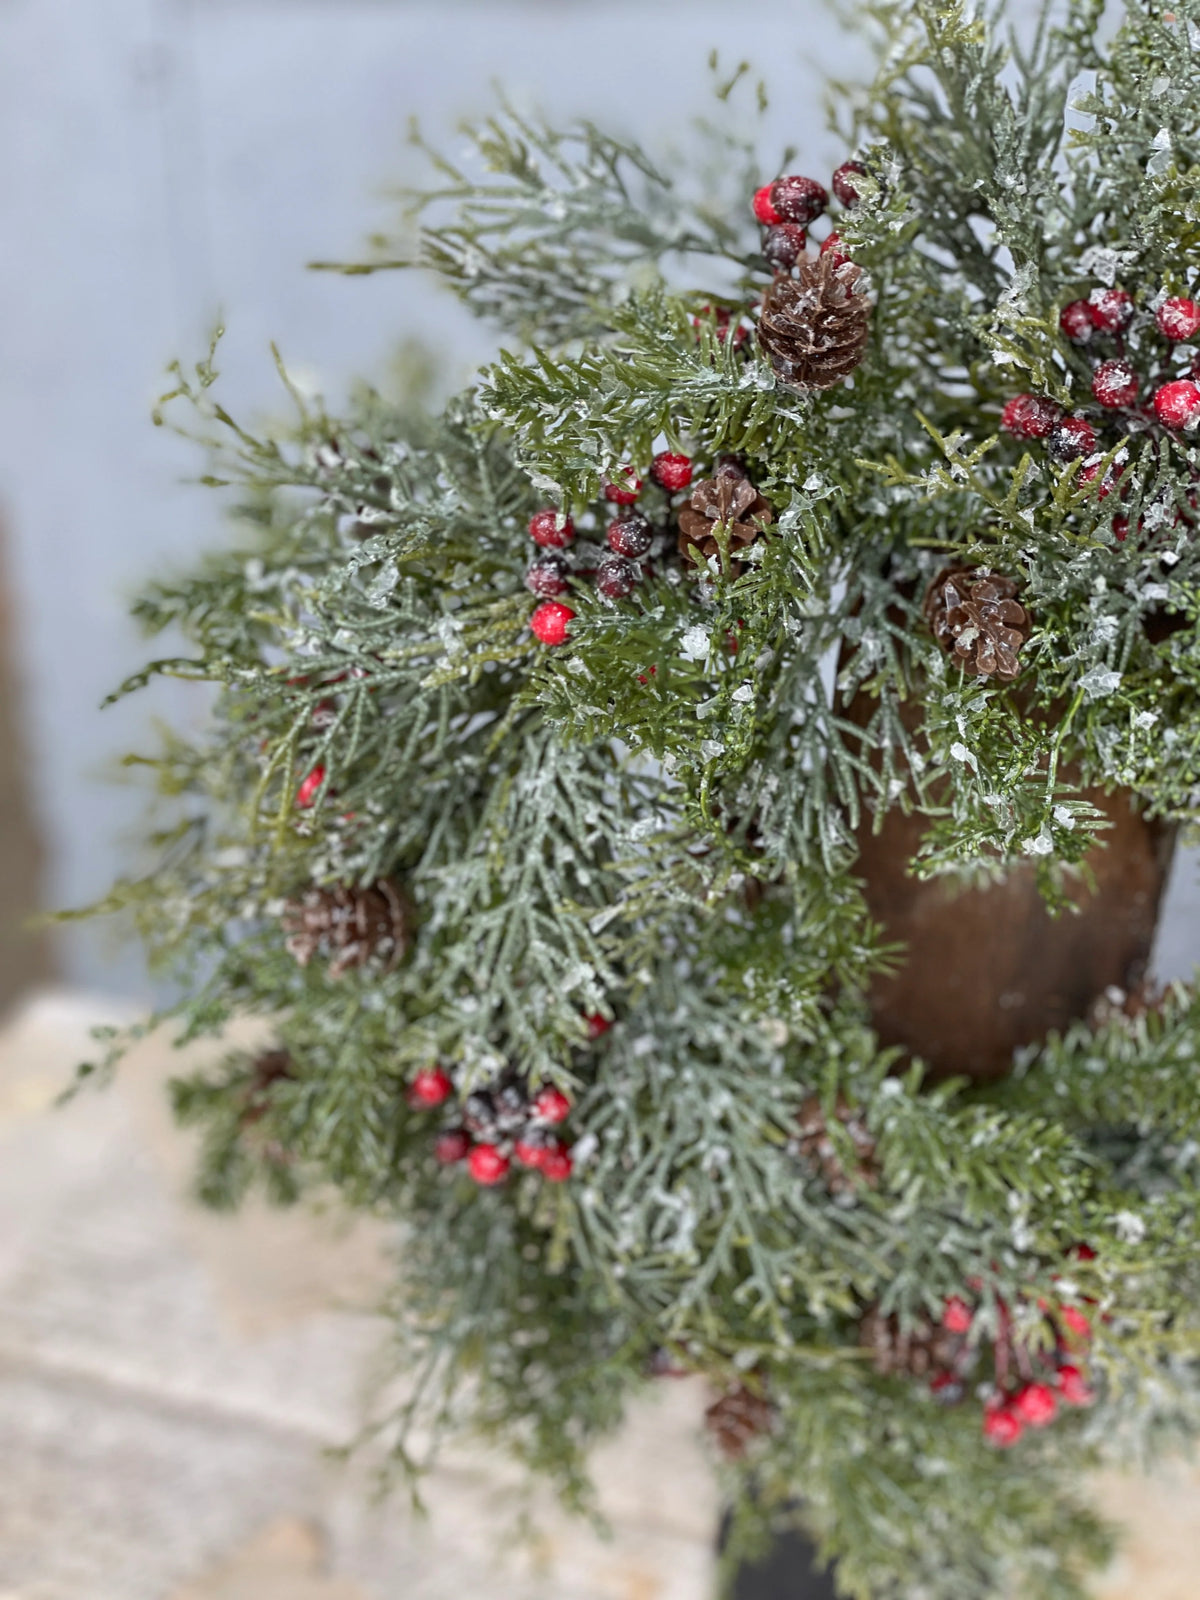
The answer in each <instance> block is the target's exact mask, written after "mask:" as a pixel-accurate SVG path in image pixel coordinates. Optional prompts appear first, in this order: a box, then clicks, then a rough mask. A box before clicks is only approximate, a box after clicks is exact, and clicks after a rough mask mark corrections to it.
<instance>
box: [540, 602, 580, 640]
mask: <svg viewBox="0 0 1200 1600" xmlns="http://www.w3.org/2000/svg"><path fill="white" fill-rule="evenodd" d="M574 615H575V613H574V612H573V611H572V610H571V608H570V606H564V605H560V604H559V603H558V601H557V600H547V601H545V602H544V603H543V604H542V605H540V606H538V608H537V610H536V611H535V612H534V613H533V615H532V616H531V617H530V619H529V628H530V632H531V633H532V634H533V636H534V638H535V639H536V640H537V641H538V642H539V643H540V644H547V645H558V644H565V643H566V642H567V623H568V622H570V621H571V620H572V618H573V617H574Z"/></svg>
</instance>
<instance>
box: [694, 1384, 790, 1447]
mask: <svg viewBox="0 0 1200 1600" xmlns="http://www.w3.org/2000/svg"><path fill="white" fill-rule="evenodd" d="M773 1417H774V1411H773V1409H772V1406H771V1402H770V1401H769V1400H767V1399H764V1397H763V1396H762V1395H761V1394H759V1393H757V1392H756V1391H755V1390H753V1389H747V1388H746V1387H745V1385H744V1384H740V1383H739V1384H735V1386H734V1387H733V1388H732V1389H727V1390H726V1391H725V1393H724V1394H723V1395H722V1396H721V1397H720V1399H719V1400H714V1401H713V1403H712V1405H711V1406H709V1408H708V1410H707V1411H706V1412H705V1413H704V1425H705V1427H706V1428H707V1429H708V1431H709V1433H710V1434H711V1435H712V1437H713V1439H714V1441H715V1442H716V1445H717V1448H718V1449H719V1450H720V1452H721V1454H722V1455H723V1456H724V1457H725V1459H726V1460H727V1461H740V1460H741V1459H742V1457H743V1456H744V1455H745V1454H746V1451H747V1450H748V1449H749V1448H750V1446H751V1444H752V1443H753V1442H754V1440H755V1439H757V1438H758V1436H759V1435H760V1434H763V1433H766V1432H767V1430H768V1428H770V1426H771V1422H772V1419H773Z"/></svg>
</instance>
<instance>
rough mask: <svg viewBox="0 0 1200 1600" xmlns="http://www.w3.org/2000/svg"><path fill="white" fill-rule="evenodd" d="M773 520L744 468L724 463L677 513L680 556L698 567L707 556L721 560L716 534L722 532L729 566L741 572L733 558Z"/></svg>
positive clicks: (771, 514) (694, 491)
mask: <svg viewBox="0 0 1200 1600" xmlns="http://www.w3.org/2000/svg"><path fill="white" fill-rule="evenodd" d="M774 519H775V511H774V508H773V507H772V506H771V505H770V504H769V502H768V501H766V500H764V499H763V497H762V495H761V494H759V492H758V490H757V489H756V488H755V487H754V485H753V484H752V483H751V482H750V480H749V478H748V477H747V476H746V472H745V468H744V467H742V466H741V464H740V463H739V462H736V461H723V462H722V463H721V464H720V466H718V468H717V470H716V473H715V474H714V476H713V477H711V478H705V479H703V480H702V481H701V482H700V483H698V484H697V485H696V487H695V489H694V490H693V491H692V497H691V499H690V500H689V501H688V503H687V505H686V506H684V508H683V510H682V511H681V512H680V513H679V553H680V555H681V556H683V558H684V560H685V561H690V562H692V564H693V565H694V566H698V567H699V566H704V565H705V564H706V563H707V561H708V558H709V557H710V556H717V557H718V559H720V552H721V544H720V541H719V540H718V537H717V530H718V529H721V530H722V533H723V535H724V539H725V542H726V549H727V552H728V560H729V566H730V568H731V570H732V571H733V572H734V573H737V572H740V571H741V570H742V567H741V563H740V562H738V561H737V560H736V559H735V558H736V556H737V555H738V553H739V552H740V551H744V550H747V549H749V547H750V546H751V545H752V544H753V543H754V542H755V540H757V539H761V538H762V536H763V533H764V532H765V531H766V529H767V528H768V527H769V526H770V524H771V523H772V522H773V521H774Z"/></svg>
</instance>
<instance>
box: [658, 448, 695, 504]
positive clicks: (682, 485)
mask: <svg viewBox="0 0 1200 1600" xmlns="http://www.w3.org/2000/svg"><path fill="white" fill-rule="evenodd" d="M650 471H651V472H652V473H653V474H654V477H655V480H656V481H657V482H658V483H660V484H662V486H663V488H664V489H667V490H669V491H670V493H672V494H674V493H675V491H676V490H677V489H686V488H687V486H688V484H689V483H691V481H692V458H691V456H683V455H679V454H678V453H676V452H674V451H671V450H664V451H663V452H662V454H661V455H657V456H655V458H654V461H653V463H652V465H651V467H650Z"/></svg>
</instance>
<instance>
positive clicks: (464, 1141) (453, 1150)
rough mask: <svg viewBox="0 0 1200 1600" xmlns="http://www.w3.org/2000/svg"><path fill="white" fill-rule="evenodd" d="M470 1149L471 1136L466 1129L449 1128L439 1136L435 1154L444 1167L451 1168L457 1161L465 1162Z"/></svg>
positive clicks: (434, 1148) (434, 1150) (434, 1149)
mask: <svg viewBox="0 0 1200 1600" xmlns="http://www.w3.org/2000/svg"><path fill="white" fill-rule="evenodd" d="M470 1148H471V1136H470V1134H468V1133H467V1131H466V1129H465V1128H447V1129H446V1131H445V1133H439V1134H438V1136H437V1143H436V1144H435V1145H434V1147H433V1153H434V1155H435V1156H436V1157H437V1159H438V1160H439V1161H440V1162H441V1163H442V1165H443V1166H444V1167H450V1166H453V1165H454V1163H455V1162H456V1161H465V1160H466V1157H467V1151H468V1150H469V1149H470Z"/></svg>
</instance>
